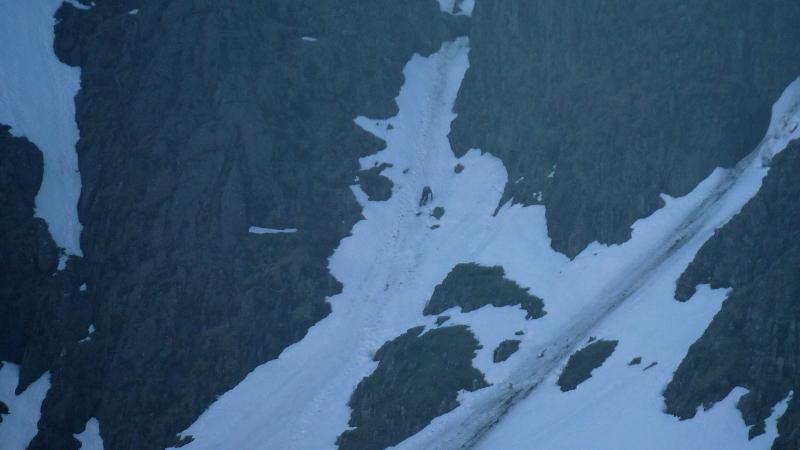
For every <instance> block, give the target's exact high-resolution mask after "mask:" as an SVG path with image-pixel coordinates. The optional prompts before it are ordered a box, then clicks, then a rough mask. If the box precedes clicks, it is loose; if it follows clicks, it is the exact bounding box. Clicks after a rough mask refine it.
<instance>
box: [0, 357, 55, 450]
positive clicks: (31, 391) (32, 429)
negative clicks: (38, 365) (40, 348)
mask: <svg viewBox="0 0 800 450" xmlns="http://www.w3.org/2000/svg"><path fill="white" fill-rule="evenodd" d="M18 382H19V366H18V365H16V364H12V363H10V362H3V367H2V368H0V401H2V402H3V403H5V404H6V406H8V411H9V414H8V415H7V416H3V422H2V423H0V449H2V450H25V448H26V447H28V443H30V441H31V439H33V437H34V436H36V432H37V431H38V428H37V426H36V424H37V422H39V417H40V416H41V408H42V401H44V396H45V395H46V394H47V390H48V389H50V372H48V373H46V374H44V375H42V377H41V378H39V379H38V380H36V381H35V382H33V383H32V384H31V385H30V386H28V389H25V392H23V393H21V394H20V395H15V394H14V390H15V389H16V388H17V383H18Z"/></svg>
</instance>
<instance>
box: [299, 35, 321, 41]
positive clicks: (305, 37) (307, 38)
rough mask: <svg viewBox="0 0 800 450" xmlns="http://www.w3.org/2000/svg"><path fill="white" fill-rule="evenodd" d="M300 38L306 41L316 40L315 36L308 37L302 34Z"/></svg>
mask: <svg viewBox="0 0 800 450" xmlns="http://www.w3.org/2000/svg"><path fill="white" fill-rule="evenodd" d="M302 39H303V40H304V41H308V42H317V38H313V37H310V36H303V37H302Z"/></svg>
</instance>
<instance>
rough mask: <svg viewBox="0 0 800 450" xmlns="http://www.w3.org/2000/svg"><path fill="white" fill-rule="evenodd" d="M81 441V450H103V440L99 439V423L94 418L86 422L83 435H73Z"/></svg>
mask: <svg viewBox="0 0 800 450" xmlns="http://www.w3.org/2000/svg"><path fill="white" fill-rule="evenodd" d="M73 436H75V438H76V439H77V440H79V441H81V450H103V438H101V437H100V422H98V421H97V419H95V418H94V417H92V418H91V419H89V420H88V421H87V422H86V429H84V430H83V433H80V434H73Z"/></svg>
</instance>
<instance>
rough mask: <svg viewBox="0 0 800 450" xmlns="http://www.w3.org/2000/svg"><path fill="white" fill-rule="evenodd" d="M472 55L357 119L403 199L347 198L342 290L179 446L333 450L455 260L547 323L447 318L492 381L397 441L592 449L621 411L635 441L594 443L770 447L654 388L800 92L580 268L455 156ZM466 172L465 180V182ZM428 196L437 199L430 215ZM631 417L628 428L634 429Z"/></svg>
mask: <svg viewBox="0 0 800 450" xmlns="http://www.w3.org/2000/svg"><path fill="white" fill-rule="evenodd" d="M468 50H469V48H468V39H467V38H459V39H458V40H456V41H455V42H447V43H444V44H443V45H442V48H441V49H440V50H439V51H438V52H437V53H434V54H433V55H431V56H430V57H428V58H423V57H421V56H419V55H415V56H414V57H413V58H412V60H411V61H410V62H409V63H408V65H407V66H406V68H405V69H404V74H405V76H406V83H405V85H404V86H403V88H402V89H401V92H400V95H399V96H398V97H397V103H398V106H399V110H400V112H399V113H398V115H397V116H396V117H393V118H391V119H386V120H373V119H368V118H365V117H359V118H357V119H356V123H357V124H358V125H359V126H361V127H362V128H364V129H366V130H367V131H369V132H371V133H373V134H375V135H376V136H378V137H380V138H382V139H384V140H385V141H386V143H387V147H386V149H384V150H382V151H381V152H379V153H377V154H375V155H372V156H370V157H366V158H363V159H362V161H361V164H362V168H365V169H366V168H370V167H372V166H374V165H376V164H381V163H384V162H386V163H390V164H392V167H388V168H387V169H385V170H384V171H383V173H382V174H383V175H385V176H388V177H389V178H391V179H392V181H393V182H394V189H393V195H392V197H391V198H390V199H389V200H387V201H385V202H370V201H368V200H367V196H366V194H364V193H363V192H362V191H361V190H360V188H359V187H357V186H354V187H353V191H354V193H355V195H356V197H357V198H358V199H359V201H360V202H361V204H362V205H363V208H364V209H363V214H364V217H365V220H362V221H360V222H359V223H357V224H356V225H355V227H354V228H353V232H352V236H350V237H348V238H345V239H343V240H342V242H341V245H340V247H339V248H338V249H337V250H336V252H335V253H334V255H333V256H332V257H331V259H330V269H331V272H332V273H333V275H334V276H336V278H337V279H339V280H340V281H341V282H342V283H343V284H344V289H343V292H342V293H341V294H339V295H337V296H334V297H332V298H330V302H331V304H332V308H333V312H332V313H331V314H330V315H329V316H328V317H327V318H326V319H324V320H323V321H321V322H319V323H318V324H317V325H315V326H314V327H312V328H311V329H310V330H309V332H308V335H307V336H306V337H305V338H304V339H303V340H302V341H300V342H299V343H297V344H295V345H293V346H291V347H289V348H287V349H286V350H285V351H284V352H283V353H282V354H281V356H280V357H279V358H278V359H276V360H273V361H270V362H268V363H266V364H264V365H262V366H260V367H258V368H257V369H256V370H255V371H253V372H252V373H251V374H250V375H248V377H247V378H246V379H245V380H244V381H242V383H240V384H239V385H238V386H237V387H235V388H234V389H232V390H231V391H229V392H228V393H226V394H225V395H223V396H221V397H220V398H219V400H218V401H217V402H216V403H215V404H213V405H212V406H211V407H210V408H209V409H208V410H207V411H206V412H205V413H204V414H203V415H202V416H201V417H200V418H199V419H198V420H197V422H195V424H193V425H192V426H191V427H190V428H189V429H187V430H185V431H184V432H183V433H182V434H183V435H192V436H193V437H194V438H195V440H194V441H193V442H192V443H191V444H189V445H188V446H186V448H188V449H200V448H214V449H227V448H230V449H234V448H250V449H258V448H262V449H273V448H282V449H325V448H329V449H332V448H335V444H334V442H335V440H336V437H337V436H338V435H339V434H341V432H342V431H344V430H345V429H347V428H348V424H347V422H348V420H349V416H350V409H349V408H348V407H347V401H348V399H349V396H350V394H351V393H352V391H353V390H354V389H355V386H356V384H357V383H358V382H359V381H360V380H361V379H362V378H363V377H365V376H367V375H369V374H370V373H371V372H372V371H373V370H374V369H375V367H376V366H377V363H375V362H374V361H373V360H372V354H374V352H375V351H376V350H377V349H378V348H379V347H380V346H381V345H382V344H383V343H384V342H386V341H387V340H390V339H393V338H395V337H397V336H398V335H400V334H402V333H403V332H405V331H406V330H407V329H408V328H411V327H413V326H417V325H425V326H426V327H428V328H431V327H433V326H434V324H433V322H434V320H435V317H423V316H422V310H423V308H424V306H425V303H426V302H427V300H428V299H429V298H430V295H431V294H432V292H433V289H434V287H435V286H436V285H437V284H438V283H441V281H442V280H443V279H444V277H445V276H446V274H447V273H448V272H449V271H450V269H452V267H453V266H455V265H456V264H458V263H461V262H477V263H480V264H485V265H498V264H499V265H502V266H503V267H504V268H505V270H506V276H507V277H508V278H510V279H513V280H515V281H516V282H518V283H519V284H520V285H522V286H524V287H530V289H531V290H530V292H531V293H532V294H535V295H537V296H539V297H541V298H543V299H544V302H545V310H546V311H547V312H548V314H547V315H546V316H544V317H543V318H540V319H537V320H533V321H527V320H525V312H524V311H523V310H521V309H520V308H518V307H503V308H495V307H491V306H489V307H484V308H482V309H480V310H478V311H473V312H470V313H461V312H460V310H459V308H454V309H452V310H450V311H448V312H446V313H445V314H447V315H450V316H451V319H450V321H448V322H447V323H446V324H445V326H447V325H456V324H466V325H469V326H470V329H471V330H472V331H473V332H474V333H475V335H476V337H478V339H479V340H480V341H481V344H482V345H483V346H484V348H483V349H481V350H479V351H478V352H477V356H476V357H475V360H474V364H475V366H476V367H477V368H478V369H480V370H481V371H482V372H484V373H485V374H486V378H487V380H488V381H489V382H490V383H492V386H490V387H488V388H484V389H480V390H478V391H476V392H472V393H462V394H461V395H460V401H461V403H462V406H460V407H458V408H456V409H455V410H454V411H452V412H450V413H448V414H445V415H444V416H441V417H438V418H437V419H435V420H434V421H433V422H432V423H431V424H430V425H429V426H428V427H427V428H426V429H424V430H422V431H421V432H420V433H418V434H417V435H415V436H413V437H411V438H409V439H407V440H406V441H404V442H403V443H401V444H399V445H398V446H397V448H404V449H412V448H413V449H435V448H438V449H450V448H471V447H482V446H486V448H580V446H581V445H584V447H583V448H585V442H584V441H581V439H582V438H581V436H586V435H589V434H592V431H593V428H592V427H598V426H600V425H598V424H602V423H603V420H604V417H605V416H608V415H609V414H608V411H607V409H608V408H611V409H614V408H617V407H618V406H619V405H625V407H626V408H627V409H620V411H622V412H619V413H618V414H617V415H616V417H617V418H618V420H620V421H622V423H621V425H620V424H617V425H618V428H620V427H621V428H622V429H625V427H626V426H628V427H631V430H633V431H632V432H631V433H629V435H627V436H626V435H624V433H622V435H619V433H617V434H614V435H613V436H612V435H610V434H609V433H606V434H608V435H609V436H608V437H606V438H600V441H598V440H597V439H598V434H597V433H596V432H594V434H593V436H594V437H593V440H592V441H591V442H592V443H593V444H594V445H593V446H592V448H637V447H636V442H635V441H634V440H633V439H635V438H636V437H637V436H640V435H641V434H642V433H649V434H650V435H658V434H659V433H668V434H669V435H670V436H671V438H670V439H665V440H664V442H666V445H667V446H666V447H664V448H681V445H682V443H684V441H681V439H684V440H685V441H686V442H688V440H689V439H693V440H695V441H693V442H694V443H700V444H702V443H703V442H710V441H709V439H717V440H718V441H714V442H724V443H725V445H728V444H730V443H734V444H735V445H739V446H740V447H741V448H745V447H744V446H753V448H765V445H766V446H768V444H769V443H771V440H769V441H767V439H769V436H771V435H770V433H773V434H774V420H773V419H774V418H773V419H771V420H772V421H771V422H770V425H769V426H768V428H769V427H770V426H771V427H772V428H770V430H769V432H768V433H767V435H765V436H762V437H761V438H756V439H754V440H752V441H747V430H746V428H745V426H744V424H743V422H742V421H741V419H740V418H738V422H736V420H737V419H735V414H734V412H735V409H733V402H734V401H735V399H733V398H731V400H730V401H727V400H728V399H726V402H721V403H724V404H721V405H718V406H717V407H715V408H713V409H712V410H710V411H708V412H705V413H702V412H701V413H699V414H698V418H696V419H693V420H690V421H686V422H678V421H677V419H675V418H673V417H672V416H667V415H666V414H664V413H663V412H662V411H661V408H662V406H663V400H662V399H661V397H660V392H661V389H663V386H664V385H665V384H666V382H668V381H669V377H670V376H671V373H672V371H674V370H675V368H677V365H678V364H679V363H680V360H681V359H682V357H683V356H684V355H685V353H686V350H687V349H688V347H689V345H691V343H692V342H694V340H696V339H697V338H698V337H699V335H700V334H701V333H702V331H703V330H704V329H705V327H706V326H707V325H708V323H709V322H710V320H711V318H712V317H713V315H714V314H715V313H716V312H717V311H718V310H719V307H720V305H721V303H722V301H723V300H724V298H725V295H726V292H725V291H724V290H717V291H712V290H711V289H708V288H707V287H702V286H701V287H700V288H699V289H698V293H697V294H696V295H695V297H693V298H692V299H691V300H690V301H688V302H686V303H679V302H676V301H675V300H674V299H672V290H673V289H674V283H675V280H676V279H677V277H678V276H679V275H680V273H681V272H682V271H683V269H684V268H685V267H686V265H687V264H688V263H689V261H691V259H692V258H693V256H694V254H695V253H696V252H697V250H698V249H699V248H700V246H701V245H702V243H703V242H705V240H706V239H708V238H709V237H710V236H711V234H713V231H714V229H716V228H718V227H720V226H722V225H723V224H724V223H726V222H727V221H728V220H729V219H730V218H731V217H732V216H733V215H735V214H736V213H737V212H738V211H739V210H740V209H741V207H742V206H743V205H744V203H746V202H747V200H748V199H749V198H751V197H752V196H753V195H755V193H756V192H757V191H758V189H759V187H760V185H761V180H762V178H763V177H764V176H765V174H766V172H767V170H768V168H767V167H764V166H763V164H762V163H763V162H764V161H768V160H769V159H770V158H771V156H772V155H773V154H775V153H777V151H780V150H781V149H782V148H783V147H785V145H786V143H787V142H788V140H789V139H790V138H794V137H797V136H798V135H800V130H797V129H796V128H797V126H796V124H797V122H798V113H797V103H798V98H800V95H799V94H800V87H799V86H798V82H795V83H793V84H792V85H791V86H790V87H789V88H787V91H786V93H785V94H784V96H783V97H782V98H781V100H779V102H778V103H776V106H775V107H774V108H773V122H772V124H771V125H770V129H769V131H768V134H767V137H766V138H765V139H764V141H763V142H762V143H761V145H760V146H759V147H758V149H756V150H755V151H754V152H753V154H751V155H750V156H749V157H747V158H746V159H745V160H743V161H742V162H741V163H740V164H739V165H738V166H737V167H736V168H734V169H731V170H722V169H718V170H717V171H715V172H714V173H713V174H712V175H711V176H709V178H708V179H706V180H705V181H703V182H702V183H701V184H700V185H698V187H697V188H696V189H695V190H694V191H692V192H691V193H690V194H688V195H686V196H684V197H681V198H675V199H673V198H669V197H666V196H665V197H664V199H665V202H666V206H665V207H664V208H662V209H660V210H659V211H657V212H655V213H654V214H653V215H652V216H650V217H648V218H646V219H642V220H640V221H637V223H636V224H634V227H633V233H632V238H631V240H630V241H629V242H626V243H625V244H622V245H614V246H605V245H600V244H597V243H594V244H592V245H590V246H589V247H588V248H587V249H586V250H585V251H584V252H583V253H581V254H580V255H578V256H577V257H576V258H575V259H574V260H569V259H568V258H566V257H565V256H564V255H561V254H558V253H556V252H554V251H553V250H552V249H551V248H550V245H549V244H550V241H549V238H548V237H547V230H546V224H545V218H544V207H543V206H539V205H537V206H529V207H524V208H523V207H521V206H520V205H515V206H510V205H505V206H503V207H502V208H501V209H500V210H499V212H498V214H497V215H496V216H495V215H493V213H494V210H495V207H496V205H497V204H498V202H499V200H500V197H501V194H502V189H503V187H504V186H505V183H506V179H507V174H506V171H505V168H504V167H503V165H502V162H501V161H500V160H498V159H497V158H495V157H493V156H491V154H490V153H484V154H481V152H480V151H478V150H471V151H469V152H468V153H467V154H466V155H464V156H463V157H462V158H459V159H457V158H455V156H454V155H453V153H452V151H451V149H450V146H449V142H448V139H447V135H448V133H449V129H450V123H451V121H452V120H453V119H454V118H455V115H454V114H453V112H452V107H453V103H454V101H455V98H456V95H457V93H458V89H459V86H460V83H461V80H462V78H463V76H464V73H465V72H466V70H467V68H468V66H469V63H468V59H467V53H468ZM484 150H487V151H489V152H490V151H491V149H484ZM459 163H460V164H462V165H463V166H464V170H463V172H462V173H460V174H456V173H455V172H454V170H453V169H454V166H455V165H456V164H459ZM426 186H429V187H430V188H431V189H432V192H433V201H432V202H430V203H429V204H427V205H425V206H422V207H420V206H419V203H418V202H419V199H420V195H421V193H422V190H423V188H424V187H426ZM436 206H441V207H443V208H444V209H445V215H444V216H443V217H442V218H441V220H436V219H435V218H433V217H431V216H430V212H431V211H432V209H433V207H436ZM433 225H439V227H438V228H432V226H433ZM516 331H524V333H525V334H524V335H523V336H520V337H518V338H519V339H521V340H522V344H521V346H520V350H519V351H518V352H517V353H516V354H514V355H513V356H512V357H511V358H510V359H509V360H507V361H505V362H503V363H499V364H494V363H492V360H491V352H492V350H493V349H494V348H495V347H496V346H497V344H498V343H499V342H500V341H502V340H504V339H510V338H513V336H514V333H515V332H516ZM590 335H597V336H600V337H603V338H608V339H617V340H619V342H620V343H619V346H618V348H617V350H616V351H615V353H614V354H613V355H612V356H611V357H610V358H609V359H608V360H607V361H606V363H605V364H604V366H603V367H601V368H600V369H597V370H596V371H595V373H594V376H593V377H592V378H591V379H590V380H588V381H587V382H585V383H584V384H582V385H581V386H580V387H579V388H578V389H577V390H575V391H572V392H569V393H561V392H556V391H558V389H557V388H555V382H554V377H555V376H557V372H558V369H559V368H560V367H562V366H563V364H564V363H565V360H566V358H567V357H568V356H569V355H570V354H571V353H572V352H573V351H575V350H576V349H578V348H580V347H581V346H582V345H583V343H584V342H586V339H587V338H588V337H589V336H590ZM542 352H544V356H543V357H541V358H539V357H537V356H539V355H541V354H542ZM632 356H642V357H644V359H645V361H646V362H649V361H657V362H658V365H656V366H654V367H653V368H652V369H650V370H648V371H647V372H644V371H642V370H640V369H630V368H629V367H628V366H627V364H624V362H627V361H628V360H630V359H631V357H632ZM632 393H633V394H632ZM634 394H635V396H634ZM733 395H734V394H731V396H733ZM736 395H741V392H740V391H738V390H737V391H736ZM731 396H729V397H731ZM592 402H594V403H592ZM592 405H595V406H592ZM598 405H600V406H598ZM601 406H602V407H601ZM784 406H785V405H784ZM620 408H621V407H620ZM626 414H627V416H626ZM631 414H633V415H634V416H633V417H636V418H637V420H638V421H637V423H636V424H635V426H634V425H631V424H629V423H628V422H625V418H626V417H631ZM778 414H779V413H776V414H775V415H776V416H777V415H778ZM731 417H734V419H731ZM501 419H502V420H501ZM629 422H630V421H629ZM709 424H711V425H709ZM720 424H721V425H720ZM717 425H719V426H717ZM709 426H712V427H714V426H716V427H717V428H714V429H712V430H709ZM698 427H702V433H700V432H699V431H697V430H698ZM726 427H727V428H726ZM543 433H544V434H543ZM637 433H638V434H637ZM700 434H703V435H702V436H700ZM543 436H545V437H543ZM565 436H566V437H565ZM773 437H774V436H773ZM762 438H763V439H762ZM547 439H550V441H549V443H548V442H545V441H546V440H547ZM559 439H560V440H559ZM602 439H607V440H606V441H603V440H602ZM626 439H629V440H627V441H626ZM704 439H705V440H704ZM765 443H766V444H765ZM572 444H574V445H572ZM639 444H641V443H640V442H639ZM670 446H671V447H670ZM747 448H750V447H747Z"/></svg>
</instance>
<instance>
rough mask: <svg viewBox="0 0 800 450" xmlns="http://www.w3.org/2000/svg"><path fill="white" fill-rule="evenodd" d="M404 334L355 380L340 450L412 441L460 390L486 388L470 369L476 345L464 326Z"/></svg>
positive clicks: (449, 406) (446, 408)
mask: <svg viewBox="0 0 800 450" xmlns="http://www.w3.org/2000/svg"><path fill="white" fill-rule="evenodd" d="M423 329H424V327H417V328H412V329H410V330H408V331H407V332H406V333H404V334H402V335H400V336H399V337H397V338H396V339H394V340H392V341H389V342H387V343H385V344H384V345H383V346H382V347H381V348H380V349H379V350H378V352H377V353H375V360H376V361H379V363H378V368H377V369H375V371H374V372H373V373H372V374H371V375H370V376H368V377H366V378H364V379H363V380H361V382H360V383H358V387H356V390H355V392H353V395H352V397H351V398H350V401H349V402H348V405H349V406H350V407H351V408H353V412H352V415H351V418H350V426H351V427H356V428H355V429H353V430H347V431H345V432H344V433H342V434H341V436H339V439H337V441H336V444H337V445H339V449H340V450H356V449H358V450H361V449H363V450H380V449H383V448H386V447H390V446H392V445H396V444H399V443H400V442H402V441H403V440H405V439H406V438H407V437H409V436H413V435H414V434H416V433H417V432H419V431H420V430H422V429H423V428H425V426H427V425H428V424H429V423H430V422H431V421H432V420H433V419H434V418H436V417H437V416H441V415H442V414H445V413H447V412H450V411H452V410H453V409H455V408H456V407H457V406H458V405H459V403H458V400H456V396H457V394H458V391H459V390H461V389H464V390H467V391H474V390H477V389H480V388H482V387H486V386H488V384H487V383H486V381H485V380H484V378H483V374H482V373H481V372H480V371H479V370H478V369H475V368H474V367H472V358H474V357H475V350H476V349H477V348H478V340H477V339H475V336H473V334H472V332H470V331H469V330H468V329H467V327H466V326H464V325H458V326H452V327H443V328H437V329H434V330H429V331H428V332H427V333H425V334H423V335H422V336H420V333H422V331H423Z"/></svg>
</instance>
